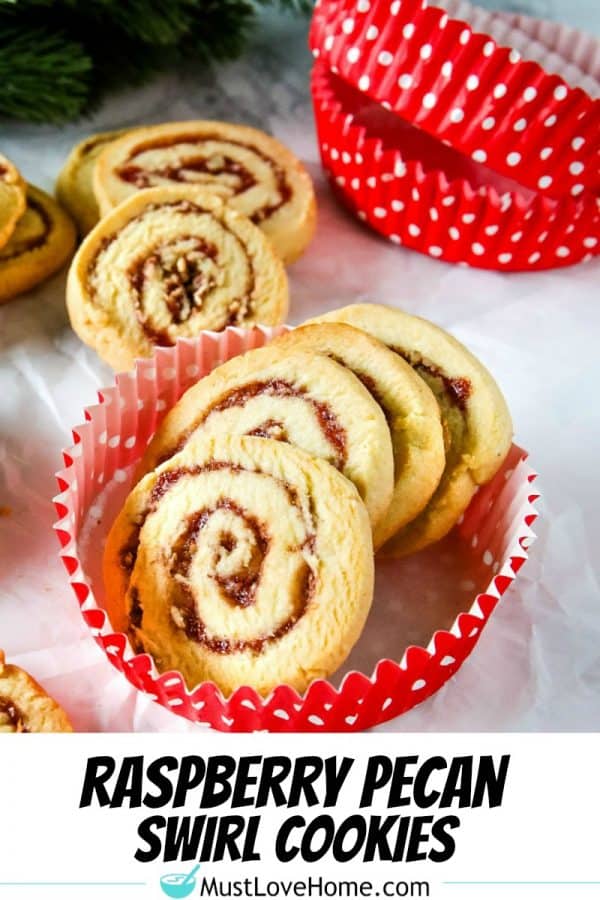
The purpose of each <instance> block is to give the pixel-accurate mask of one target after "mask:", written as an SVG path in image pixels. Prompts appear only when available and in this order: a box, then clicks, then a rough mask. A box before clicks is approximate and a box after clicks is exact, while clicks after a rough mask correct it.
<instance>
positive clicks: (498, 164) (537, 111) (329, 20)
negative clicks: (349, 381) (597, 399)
mask: <svg viewBox="0 0 600 900" xmlns="http://www.w3.org/2000/svg"><path fill="white" fill-rule="evenodd" d="M444 6H445V8H442V7H441V6H436V7H434V6H424V5H423V4H422V3H421V2H420V0H418V2H417V0H401V2H400V0H395V2H391V3H390V2H387V0H386V2H383V0H357V2H349V0H330V2H326V0H321V2H320V3H319V4H318V6H317V8H316V10H315V14H314V17H313V23H312V27H311V39H310V40H311V47H312V50H313V54H314V55H315V57H316V58H317V62H316V64H315V68H314V71H313V77H312V91H313V99H314V107H315V116H316V122H317V130H318V135H319V141H320V145H321V153H322V160H323V164H324V166H325V168H326V170H327V171H328V172H329V173H330V175H331V176H332V178H333V180H334V182H335V184H336V185H337V187H338V189H339V190H340V192H341V194H342V195H343V197H344V198H345V200H346V201H347V202H348V203H349V204H350V206H351V207H352V208H353V209H355V210H356V211H358V213H359V215H360V216H361V218H363V219H365V220H366V221H367V222H368V223H369V224H370V225H372V226H373V227H374V228H376V229H377V230H378V231H380V232H382V233H383V234H385V235H386V236H388V237H390V238H391V239H392V240H394V241H396V242H397V243H403V244H406V245H407V246H409V247H412V248H414V249H417V250H420V251H422V252H427V253H430V254H431V255H432V256H439V257H441V258H443V259H446V260H447V261H449V262H464V263H467V264H470V265H474V266H480V267H486V268H494V269H505V270H507V269H529V268H548V267H553V266H558V265H567V264H571V263H575V262H579V261H580V260H582V259H585V258H588V257H589V256H591V255H595V254H596V253H598V237H599V235H600V227H599V223H600V198H599V191H600V170H599V161H600V104H599V101H598V100H597V99H595V98H596V97H597V96H598V95H600V46H599V45H598V44H597V42H595V41H593V40H592V39H591V38H587V37H585V36H584V35H582V34H581V33H580V32H576V31H574V30H573V29H565V28H564V27H563V26H555V25H550V24H549V23H540V22H537V21H536V20H533V19H527V18H526V17H514V16H513V17H509V16H501V15H494V14H490V13H487V12H485V11H483V10H477V8H476V7H472V6H471V5H470V4H468V3H466V2H461V0H446V2H445V3H444ZM459 16H460V17H459ZM505 43H506V44H508V46H504V45H503V44H505ZM517 47H518V48H519V49H517ZM538 60H539V61H538ZM542 66H546V67H547V68H543V67H542ZM557 71H560V72H561V73H562V75H565V76H568V77H569V78H570V79H571V83H567V82H566V81H565V80H564V78H563V77H562V75H558V74H556V72H557Z"/></svg>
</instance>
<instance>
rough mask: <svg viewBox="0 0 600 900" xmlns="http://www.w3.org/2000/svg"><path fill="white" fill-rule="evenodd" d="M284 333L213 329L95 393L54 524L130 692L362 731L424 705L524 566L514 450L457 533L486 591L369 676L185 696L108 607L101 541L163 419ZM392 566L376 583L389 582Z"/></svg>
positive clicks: (232, 716)
mask: <svg viewBox="0 0 600 900" xmlns="http://www.w3.org/2000/svg"><path fill="white" fill-rule="evenodd" d="M282 330H284V329H283V328H263V327H260V328H254V329H252V330H248V331H245V330H242V329H237V328H228V329H227V330H226V331H225V332H223V333H221V334H215V333H211V332H205V333H203V334H202V335H201V336H199V337H198V338H196V339H194V340H179V341H178V343H177V345H176V346H175V347H172V348H160V349H158V350H157V352H156V355H155V357H154V358H153V359H147V360H141V361H139V362H138V363H137V365H136V368H135V371H133V372H129V373H126V374H123V375H119V376H117V378H116V383H115V385H114V386H113V387H111V388H108V389H107V390H103V391H101V392H100V393H99V403H97V404H96V405H94V406H91V407H89V408H88V409H86V411H85V423H84V424H82V425H79V426H77V427H76V428H74V429H73V438H74V444H73V446H71V447H69V448H68V449H67V450H65V451H64V468H63V469H62V470H61V471H60V472H59V473H57V479H58V485H59V490H60V493H59V494H58V496H57V497H55V499H54V503H55V507H56V512H57V516H58V521H57V522H56V524H55V526H54V527H55V530H56V533H57V536H58V538H59V541H60V545H61V551H60V557H61V559H62V561H63V563H64V565H65V568H66V570H67V573H68V578H69V582H70V584H71V587H72V589H73V591H74V593H75V596H76V597H77V600H78V602H79V605H80V608H81V612H82V615H83V618H84V620H85V622H86V624H87V625H88V627H89V629H90V631H91V633H92V635H93V636H94V638H95V640H96V642H97V643H98V644H99V645H100V647H102V649H103V650H104V652H105V653H106V655H107V657H108V659H109V660H110V662H111V663H112V664H113V665H114V666H115V667H116V668H117V669H119V670H120V671H121V672H122V673H123V674H124V675H125V677H126V678H127V679H128V681H129V682H130V683H131V684H132V685H134V686H135V687H136V688H138V689H139V690H141V691H145V692H146V693H148V694H149V695H150V696H151V697H153V698H154V699H155V700H156V701H157V702H158V703H160V704H162V705H163V706H165V707H167V708H168V709H170V710H171V711H172V712H174V713H176V714H178V715H181V716H184V717H186V718H188V719H190V720H192V721H195V722H202V723H208V724H210V725H211V726H212V727H213V728H216V729H218V730H221V731H254V730H260V729H263V730H264V729H266V730H269V731H359V730H362V729H365V728H368V727H370V726H373V725H376V724H378V723H380V722H384V721H386V720H388V719H391V718H394V717H395V716H397V715H399V714H400V713H402V712H405V711H406V710H408V709H410V708H411V707H413V706H415V705H416V704H417V703H420V702H422V701H423V700H425V699H426V698H427V697H429V696H431V694H433V693H434V692H435V691H436V690H438V688H439V687H441V685H442V684H444V683H445V682H446V681H447V680H448V679H449V678H450V677H451V676H452V675H453V674H454V673H455V672H456V671H457V669H458V668H459V667H460V665H461V664H462V662H463V661H464V660H465V659H466V657H467V656H468V655H469V653H470V652H471V650H472V649H473V647H474V646H475V644H476V643H477V640H478V638H479V635H480V634H481V631H482V629H483V628H484V626H485V625H486V623H487V621H488V619H489V617H490V615H491V613H492V612H493V610H494V608H495V606H496V604H497V603H498V601H499V599H500V597H501V596H502V594H504V592H505V591H506V589H507V588H508V586H509V585H510V584H511V583H512V581H513V580H514V578H515V576H516V574H517V572H518V570H519V569H520V567H521V566H522V564H523V563H524V562H525V560H526V559H527V550H528V547H529V545H530V543H531V542H532V540H533V539H534V534H533V532H532V530H531V525H532V523H533V522H534V520H535V518H536V512H535V510H534V507H533V503H534V502H535V500H536V499H537V497H538V494H537V493H535V492H534V490H533V488H532V482H533V480H534V479H535V477H536V476H535V473H534V472H533V470H532V469H531V468H530V466H529V465H528V464H527V462H526V458H525V457H526V455H525V454H524V452H523V451H522V450H520V449H519V448H518V447H516V446H513V447H512V449H511V452H510V454H509V457H508V459H507V460H506V462H505V464H504V466H503V468H502V470H501V471H500V472H499V473H498V475H497V476H496V478H495V479H494V480H493V481H492V482H491V483H490V484H489V485H487V486H486V487H484V488H482V489H481V490H480V491H479V492H478V493H477V495H476V497H475V498H474V500H473V502H472V504H471V506H470V507H469V509H468V510H467V512H466V514H465V516H464V518H463V520H462V522H461V524H460V525H459V526H458V528H457V532H456V536H455V539H456V540H457V541H458V545H459V546H460V547H462V548H464V549H465V552H467V550H468V552H469V553H472V554H474V555H475V556H476V557H477V559H478V565H479V564H480V565H481V566H482V567H485V568H486V571H487V570H489V584H488V585H487V588H486V590H485V591H484V592H482V593H479V594H478V595H477V596H476V597H474V598H473V600H472V603H471V605H470V608H469V605H468V603H467V604H466V605H465V607H464V608H465V609H466V610H467V611H465V612H461V613H460V614H459V615H458V616H457V617H456V619H455V621H454V623H453V624H452V626H451V627H450V628H449V629H448V630H437V631H435V633H434V634H433V636H432V637H431V640H430V642H429V645H428V646H427V647H417V646H410V647H408V649H407V650H406V651H405V652H404V653H403V655H402V657H401V659H400V660H399V661H394V660H392V659H382V660H380V661H379V662H378V664H377V665H376V667H375V670H374V671H373V672H371V673H366V674H365V673H361V672H357V671H351V672H349V673H348V674H346V676H345V677H344V678H343V681H342V683H341V685H340V686H339V687H338V688H336V687H334V685H333V684H331V683H329V682H325V681H315V682H314V683H313V684H312V685H311V686H310V687H309V688H308V690H307V691H306V693H305V694H304V696H299V695H298V694H297V693H296V692H295V691H294V690H292V689H291V688H290V687H288V686H286V685H281V686H279V687H278V688H276V690H275V691H273V693H272V694H271V695H270V696H269V697H267V698H262V697H260V696H259V695H258V694H257V693H256V691H255V690H253V689H252V688H250V687H240V688H239V689H238V690H236V691H235V692H234V693H233V694H232V695H231V697H229V698H224V697H223V696H222V694H221V693H220V691H219V689H218V688H217V687H216V685H214V684H212V683H203V684H200V685H199V686H198V687H196V688H195V690H193V691H188V690H187V688H186V686H185V684H184V682H183V678H182V677H181V675H180V674H179V673H177V672H167V673H163V674H158V672H157V671H156V668H155V666H154V664H153V662H152V660H151V658H150V657H149V656H148V655H145V654H144V655H135V654H134V653H133V651H132V649H131V646H130V644H129V641H128V639H127V637H126V636H125V635H124V634H122V633H115V632H114V631H113V630H112V629H111V626H110V622H109V620H108V617H107V615H106V613H105V611H104V610H103V608H102V605H101V602H102V579H101V556H102V546H103V543H104V538H105V536H106V534H107V533H108V530H109V529H110V526H111V524H112V520H113V518H114V516H115V515H116V513H117V512H118V510H119V508H120V505H121V504H122V503H123V501H124V499H125V497H126V495H127V493H128V491H129V488H130V486H131V481H132V474H133V469H134V468H135V463H136V462H137V461H138V460H139V458H140V456H141V454H142V453H143V451H144V449H145V447H146V445H147V443H148V441H149V440H150V438H151V437H152V434H153V433H154V431H155V429H156V426H157V424H158V422H159V421H160V419H161V418H162V416H163V415H164V414H165V412H166V410H167V409H168V408H169V407H170V406H172V405H173V404H174V403H175V402H176V401H177V399H178V398H179V397H180V396H181V394H182V393H183V392H184V391H185V390H186V389H187V388H188V387H190V385H191V384H193V383H195V382H196V381H197V380H198V378H199V377H202V376H203V375H205V374H208V372H209V371H210V370H211V369H212V368H214V366H215V365H218V364H219V363H220V362H222V361H224V360H226V359H228V358H230V357H231V356H234V355H236V354H238V353H242V352H245V351H246V350H249V349H252V348H254V347H259V346H263V345H264V344H266V343H268V341H269V340H271V339H272V338H273V337H274V336H276V335H277V334H279V333H281V331H282ZM416 559H417V557H415V558H414V560H416ZM386 565H387V564H383V568H382V572H380V573H379V577H385V571H386V569H385V566H386ZM487 577H488V576H486V580H487ZM387 587H388V588H389V587H390V585H388V586H387ZM375 603H377V594H376V597H375ZM400 655H401V654H400V653H399V656H400Z"/></svg>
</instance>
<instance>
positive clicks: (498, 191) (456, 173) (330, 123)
mask: <svg viewBox="0 0 600 900" xmlns="http://www.w3.org/2000/svg"><path fill="white" fill-rule="evenodd" d="M312 94H313V103H314V110H315V120H316V124H317V133H318V138H319V145H320V150H321V158H322V162H323V166H324V168H325V169H326V171H327V172H328V173H329V174H330V176H331V178H332V181H333V183H334V185H335V188H336V190H337V191H338V192H339V193H340V194H341V195H342V196H343V198H344V200H345V201H346V202H347V204H348V205H349V206H350V207H351V208H352V209H353V210H354V211H355V212H357V213H358V215H359V217H360V218H361V219H363V221H366V222H367V223H368V224H369V225H371V226H372V227H373V228H375V229H376V230H377V231H379V232H381V233H382V234H384V235H385V236H386V237H388V238H390V240H392V241H394V242H395V243H398V244H403V245H404V246H406V247H410V248H412V249H415V250H419V251H421V252H423V253H428V254H429V255H431V256H433V257H436V258H441V259H444V260H446V261H448V262H454V263H466V264H468V265H471V266H477V267H480V268H489V269H499V270H502V271H511V270H534V269H546V268H553V267H555V266H562V265H570V264H573V263H576V262H580V261H581V260H585V259H589V258H590V257H591V256H593V255H595V254H597V253H598V252H600V239H599V235H600V210H599V208H598V206H597V203H596V201H595V200H594V199H592V198H590V197H589V196H587V195H586V196H585V197H584V198H577V199H576V198H573V197H570V196H566V197H564V198H562V199H561V200H559V201H555V200H552V199H551V198H549V197H545V196H543V195H542V194H541V193H533V192H531V191H528V190H527V189H525V188H521V187H520V186H519V185H517V184H515V182H511V181H509V180H508V179H505V178H503V177H502V176H498V175H496V174H495V173H492V172H491V171H490V170H487V171H485V170H483V169H482V167H478V166H477V165H476V164H474V163H473V162H472V161H471V160H470V159H469V158H468V157H465V156H463V155H461V154H459V153H458V152H457V151H456V150H454V149H451V148H448V147H446V146H444V145H442V144H439V143H438V142H437V141H435V140H434V138H432V137H430V136H429V135H427V134H425V133H424V132H422V131H419V130H418V129H416V128H412V127H411V126H407V125H404V124H403V123H402V122H401V121H400V120H399V119H398V117H396V116H394V115H393V114H392V113H391V112H389V111H387V110H385V109H383V108H382V107H381V106H378V105H377V104H375V103H374V102H373V101H370V100H369V99H368V98H364V97H363V96H362V95H361V94H360V93H359V92H358V91H357V90H356V89H354V88H352V87H350V86H349V85H347V84H345V83H344V82H343V81H342V80H341V79H340V78H339V76H336V75H334V74H333V73H331V72H330V71H328V70H327V69H326V67H325V66H324V65H322V64H321V63H318V64H317V65H316V66H315V68H314V71H313V76H312Z"/></svg>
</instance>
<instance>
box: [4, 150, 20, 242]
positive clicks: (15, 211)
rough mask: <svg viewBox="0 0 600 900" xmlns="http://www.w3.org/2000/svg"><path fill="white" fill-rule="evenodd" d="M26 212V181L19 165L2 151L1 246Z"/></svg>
mask: <svg viewBox="0 0 600 900" xmlns="http://www.w3.org/2000/svg"><path fill="white" fill-rule="evenodd" d="M24 212H25V182H24V181H23V179H22V178H21V174H20V172H19V171H18V169H17V167H16V166H14V165H13V164H12V163H11V161H10V160H9V159H7V158H6V157H5V156H2V154H1V153H0V247H3V246H4V244H6V242H7V241H8V239H9V238H10V236H11V234H12V233H13V231H14V230H15V225H16V224H17V221H18V220H19V219H20V218H21V216H22V215H23V213H24Z"/></svg>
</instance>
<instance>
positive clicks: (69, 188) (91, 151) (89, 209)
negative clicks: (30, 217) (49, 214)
mask: <svg viewBox="0 0 600 900" xmlns="http://www.w3.org/2000/svg"><path fill="white" fill-rule="evenodd" d="M124 134H127V132H126V131H104V132H101V133H99V134H92V135H91V136H90V137H88V138H86V139H85V140H84V141H81V142H80V143H79V144H77V145H76V146H75V147H73V149H72V150H71V152H70V153H69V156H68V158H67V161H66V163H65V164H64V166H63V168H62V170H61V172H60V174H59V176H58V179H57V181H56V197H57V200H58V202H59V203H60V205H61V206H63V207H64V208H65V209H66V210H67V211H68V212H69V213H70V214H71V216H72V217H73V219H74V220H75V222H76V223H77V227H78V229H79V234H80V235H81V236H82V237H84V236H85V235H86V234H87V233H88V231H91V230H92V228H93V227H94V225H95V224H96V223H97V221H98V219H99V218H100V210H99V208H98V201H97V200H96V195H95V194H94V188H93V175H94V167H95V165H96V161H97V159H98V157H99V156H100V154H101V153H102V151H103V150H104V148H105V147H106V146H107V144H110V142H111V141H114V140H116V139H117V138H119V137H122V136H123V135H124Z"/></svg>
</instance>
